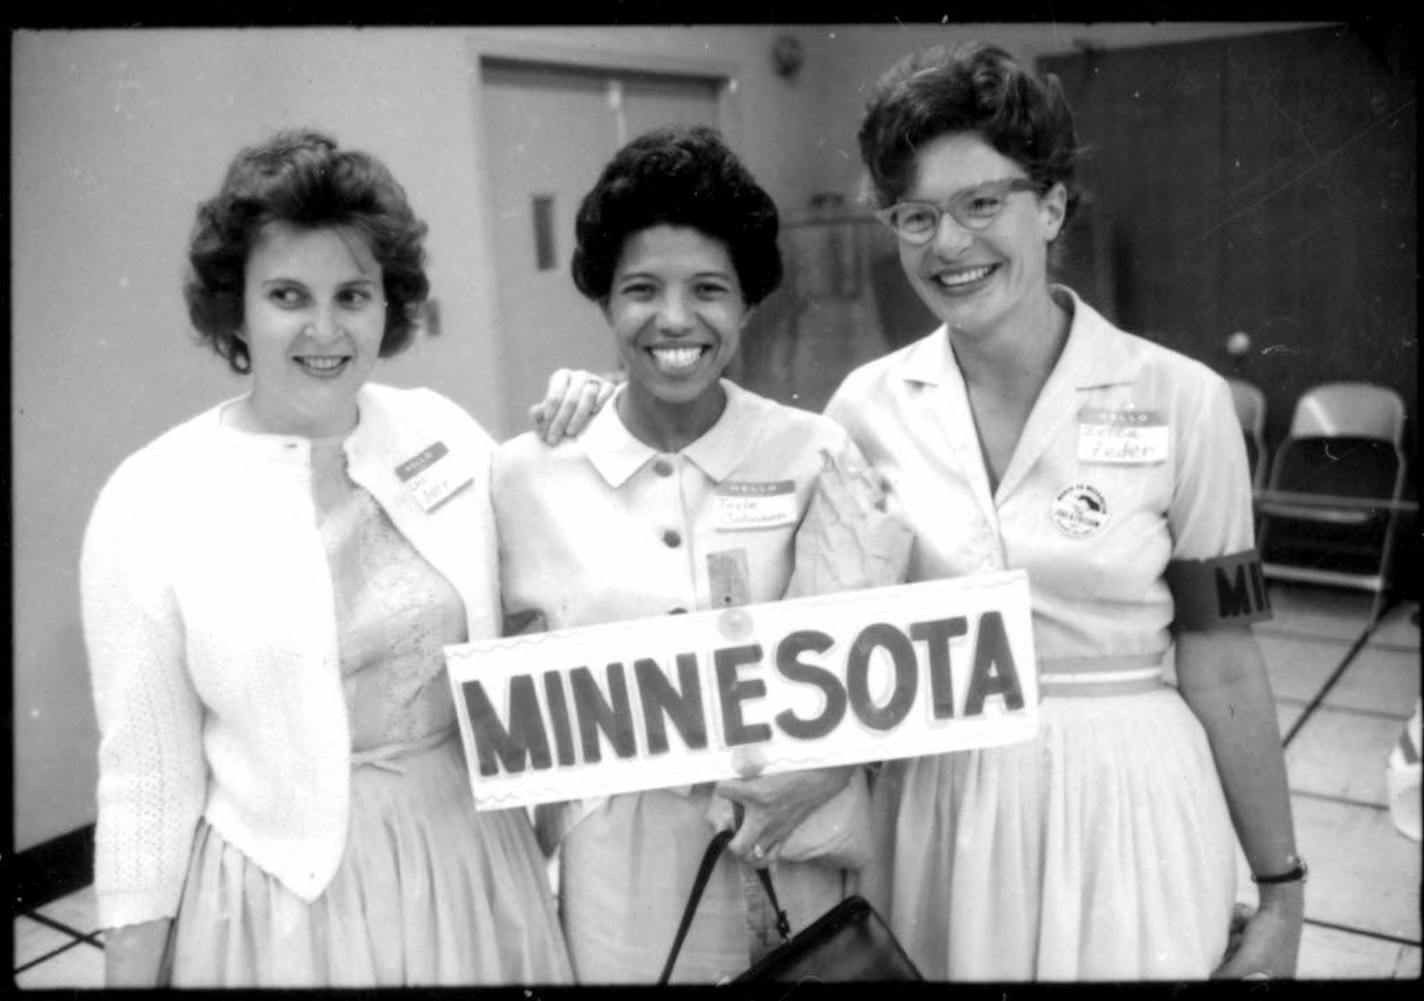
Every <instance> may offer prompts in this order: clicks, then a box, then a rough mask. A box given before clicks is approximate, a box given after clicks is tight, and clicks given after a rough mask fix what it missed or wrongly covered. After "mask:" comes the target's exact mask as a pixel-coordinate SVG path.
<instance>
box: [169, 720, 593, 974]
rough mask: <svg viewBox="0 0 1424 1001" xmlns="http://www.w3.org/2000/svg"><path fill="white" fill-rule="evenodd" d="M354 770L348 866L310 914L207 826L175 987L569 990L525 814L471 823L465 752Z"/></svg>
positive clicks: (485, 816)
mask: <svg viewBox="0 0 1424 1001" xmlns="http://www.w3.org/2000/svg"><path fill="white" fill-rule="evenodd" d="M394 764H395V765H396V766H397V767H399V768H400V769H401V770H402V771H401V772H399V773H398V772H395V771H392V770H388V769H386V768H383V767H376V766H369V765H368V766H364V767H358V768H354V769H353V770H352V774H351V821H350V827H349V833H348V837H347V844H346V853H345V855H344V856H343V858H342V862H341V867H340V869H339V870H338V871H337V873H336V876H335V877H334V878H333V879H332V882H331V883H330V885H328V886H327V888H326V890H325V891H324V892H323V893H322V895H321V896H320V897H319V898H317V900H315V901H313V902H312V903H306V902H305V901H303V900H301V899H300V898H298V897H296V896H295V895H293V894H292V893H291V892H290V891H289V890H287V889H286V888H285V887H284V886H283V885H282V884H281V883H279V882H278V881H277V880H276V879H275V878H274V877H272V876H271V875H269V874H268V873H266V872H264V871H263V870H262V869H260V868H258V867H257V866H256V865H255V864H254V863H253V862H252V861H251V860H250V859H248V857H247V856H246V855H244V854H243V853H242V852H240V851H239V850H237V849H236V848H234V847H233V846H232V845H230V844H228V843H227V842H226V841H225V840H224V839H223V837H222V836H221V835H220V834H219V833H218V832H217V831H216V830H214V829H213V828H212V827H210V826H209V825H208V823H207V822H206V821H203V822H202V823H201V824H200V825H199V829H198V832H197V838H196V844H195V848H194V852H193V857H192V861H191V863H190V866H189V870H188V877H187V883H186V884H185V886H184V891H183V899H182V903H181V905H180V910H179V914H178V918H177V921H176V924H175V927H174V931H173V942H172V946H171V961H172V983H173V985H174V986H175V987H325V986H333V987H372V986H410V985H451V984H508V983H544V984H548V983H567V982H569V981H570V980H571V972H570V969H569V963H568V955H567V952H566V950H565V947H564V941H563V935H562V932H561V930H560V928H559V922H558V916H557V912H556V908H555V901H554V897H553V893H552V889H551V887H550V886H549V880H548V875H547V872H546V870H545V865H544V860H543V856H542V854H541V853H540V851H539V849H538V847H537V845H536V844H535V841H534V835H533V831H532V829H531V827H530V825H529V822H528V819H527V816H526V815H525V813H524V812H523V811H522V810H508V811H502V812H496V813H476V812H475V810H474V803H473V800H472V798H471V796H470V793H469V780H468V777H467V774H466V771H465V763H464V758H463V756H462V753H461V749H460V743H459V741H458V740H449V741H446V742H445V743H443V744H441V745H439V746H437V747H434V748H430V749H427V750H423V751H420V752H418V753H415V754H410V755H406V756H403V757H400V758H399V759H398V760H397V761H396V762H394Z"/></svg>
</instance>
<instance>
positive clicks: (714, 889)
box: [559, 789, 847, 984]
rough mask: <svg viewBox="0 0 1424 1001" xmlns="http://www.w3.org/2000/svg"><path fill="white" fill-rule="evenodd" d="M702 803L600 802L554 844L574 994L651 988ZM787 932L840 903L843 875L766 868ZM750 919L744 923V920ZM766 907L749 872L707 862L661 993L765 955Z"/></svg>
mask: <svg viewBox="0 0 1424 1001" xmlns="http://www.w3.org/2000/svg"><path fill="white" fill-rule="evenodd" d="M708 802H709V794H707V793H701V792H694V793H693V795H691V796H679V795H677V794H676V793H672V792H668V791H666V790H661V789H658V790H652V791H649V792H640V793H628V794H624V795H618V796H612V797H609V799H608V801H607V803H605V804H604V805H603V806H601V807H600V808H599V809H597V810H595V811H594V812H593V813H591V814H590V815H589V816H587V817H585V818H584V819H583V820H581V821H580V822H579V823H578V824H577V825H575V826H574V828H573V829H572V830H571V831H570V832H569V833H568V835H567V836H566V837H565V839H564V841H563V849H562V851H563V862H562V868H561V874H560V879H559V884H560V885H559V891H560V897H561V902H562V905H563V906H562V912H563V919H564V932H565V935H566V936H567V938H568V942H569V952H570V955H571V957H572V959H573V966H574V973H575V976H576V977H577V979H578V982H579V983H581V984H605V983H645V984H646V983H655V982H656V981H657V979H658V975H659V974H660V973H661V971H662V968H663V964H664V963H665V962H666V960H667V956H668V950H669V948H670V947H671V946H672V941H673V938H674V936H675V934H676V932H677V926H678V921H679V920H680V919H681V917H682V912H683V908H684V906H685V905H686V903H687V898H688V893H689V891H690V890H691V889H692V884H693V881H694V879H695V878H696V875H697V869H698V865H699V864H700V863H701V861H702V856H703V853H704V852H705V851H706V849H707V844H708V842H709V841H711V840H712V836H713V835H714V834H715V833H716V830H715V828H713V826H712V825H711V823H710V822H709V821H708V820H707V817H706V813H707V806H708ZM771 872H772V879H773V881H774V883H775V887H776V895H777V900H778V901H779V903H780V904H781V906H782V908H783V909H785V911H786V914H787V918H788V919H789V920H790V922H791V929H792V931H793V933H794V932H796V931H800V930H801V929H802V928H804V927H805V926H806V925H807V924H809V923H810V922H811V921H813V920H814V919H815V918H817V917H819V916H820V915H821V914H822V913H824V912H825V911H827V910H829V909H830V908H832V907H834V906H835V905H836V904H837V903H839V902H840V900H841V898H842V896H843V895H844V893H845V892H846V880H847V874H846V872H845V871H844V870H841V869H835V868H830V867H828V866H822V865H817V864H815V863H810V862H801V863H797V862H780V863H776V864H774V865H773V866H772V867H771ZM749 911H750V914H749ZM778 944H780V939H779V937H777V936H776V935H775V932H774V931H773V924H772V916H771V911H770V908H769V907H768V906H767V905H766V900H765V897H764V895H763V891H762V888H761V886H760V885H759V884H758V883H757V882H756V879H755V876H754V874H753V873H752V871H751V869H750V868H749V867H747V866H745V865H743V864H742V862H741V860H740V859H738V858H737V857H736V856H734V855H732V854H731V853H730V852H724V853H723V854H722V857H721V858H720V859H719V860H718V862H717V866H716V868H715V869H714V870H713V872H712V877H711V879H710V880H709V881H708V884H707V888H706V890H705V891H704V892H703V895H702V899H701V902H700V903H699V905H698V908H697V911H696V916H695V918H694V919H693V922H692V925H691V926H690V928H689V929H688V933H687V939H686V941H685V942H684V943H683V946H682V950H681V952H680V953H679V954H678V959H677V964H676V965H675V966H674V968H673V973H672V976H671V978H670V979H671V982H673V983H705V984H711V983H717V982H719V981H721V980H723V979H725V978H728V977H733V976H736V975H737V974H739V973H741V972H742V971H744V970H745V969H746V968H747V967H748V966H749V965H751V963H752V961H753V960H754V959H756V958H760V956H761V955H762V954H764V952H766V951H770V949H772V948H774V947H775V946H776V945H778Z"/></svg>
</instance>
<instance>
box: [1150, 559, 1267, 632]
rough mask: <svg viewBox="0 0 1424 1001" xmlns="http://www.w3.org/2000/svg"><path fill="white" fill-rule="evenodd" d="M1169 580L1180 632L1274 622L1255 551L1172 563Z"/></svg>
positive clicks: (1168, 567) (1168, 572) (1264, 581)
mask: <svg viewBox="0 0 1424 1001" xmlns="http://www.w3.org/2000/svg"><path fill="white" fill-rule="evenodd" d="M1166 576H1167V589H1168V590H1170V591H1171V592H1172V601H1173V603H1174V604H1175V606H1176V615H1175V617H1174V620H1173V623H1172V624H1173V626H1174V627H1175V628H1177V629H1181V630H1193V631H1195V630H1203V629H1214V628H1216V627H1217V626H1244V625H1248V624H1249V623H1252V622H1265V621H1266V620H1268V619H1270V618H1271V599H1270V597H1269V596H1268V595H1267V593H1266V578H1265V576H1264V574H1262V572H1261V557H1260V554H1258V553H1257V552H1256V550H1255V549H1247V550H1245V551H1243V552H1239V553H1231V554H1229V555H1227V556H1216V557H1213V558H1212V559H1209V560H1172V561H1171V562H1170V563H1168V564H1167V574H1166Z"/></svg>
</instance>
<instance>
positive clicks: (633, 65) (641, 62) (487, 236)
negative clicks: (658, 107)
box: [466, 36, 741, 441]
mask: <svg viewBox="0 0 1424 1001" xmlns="http://www.w3.org/2000/svg"><path fill="white" fill-rule="evenodd" d="M466 45H467V51H468V52H469V55H470V59H469V65H470V66H471V67H472V68H473V70H474V72H473V73H472V74H471V91H470V93H471V96H472V98H473V102H474V108H473V111H474V129H473V133H474V141H475V156H474V161H475V164H476V174H477V175H478V176H477V177H476V178H475V194H476V197H477V198H478V199H479V205H480V209H481V210H480V211H479V212H478V213H477V217H478V222H477V231H476V234H475V239H476V247H477V248H478V249H479V251H480V259H481V260H483V261H487V262H489V264H488V267H482V268H478V269H477V271H478V273H477V274H475V275H473V276H471V280H472V282H473V284H474V287H475V292H476V302H477V306H476V309H475V323H476V330H477V331H479V332H482V333H484V335H485V336H488V337H489V338H490V339H491V346H492V347H493V349H494V350H493V351H492V352H491V355H492V357H493V359H494V363H495V364H496V365H497V366H500V367H501V368H502V367H503V364H504V360H505V337H504V336H503V331H501V329H500V299H499V295H500V293H499V282H498V273H497V272H498V263H497V262H498V261H499V248H498V247H496V246H495V238H494V218H495V217H494V213H495V211H496V206H495V204H494V178H493V176H492V175H493V171H492V169H491V164H490V160H489V157H488V156H487V155H486V154H485V152H484V151H485V150H487V149H488V148H489V132H488V129H487V127H486V122H485V114H484V107H485V103H484V102H485V92H484V91H485V65H486V63H488V62H491V61H493V62H502V63H510V62H514V63H527V64H529V65H534V66H551V67H555V68H559V69H572V70H598V71H604V72H615V73H632V74H637V73H653V74H657V75H658V76H672V77H688V78H691V79H697V80H715V81H716V82H717V85H718V86H717V124H718V128H719V130H720V131H721V133H722V137H723V138H724V139H725V140H726V141H727V145H728V146H730V147H731V148H732V149H733V150H737V149H739V148H740V146H741V134H740V133H741V114H740V112H741V99H740V96H739V90H740V87H739V83H738V81H739V78H740V73H741V70H740V67H739V66H738V65H737V64H736V63H734V62H731V61H729V60H725V59H710V58H705V57H698V56H686V57H684V56H665V55H657V54H648V53H641V52H637V51H634V50H632V49H624V48H605V47H600V48H598V49H587V48H580V47H578V46H574V45H569V44H560V43H558V42H544V41H542V40H539V41H536V40H532V39H491V38H486V37H480V36H470V37H468V38H467V42H466ZM495 384H496V386H498V387H500V388H499V390H498V391H499V392H500V394H501V396H502V394H503V393H504V389H503V388H502V387H503V384H502V383H501V382H500V381H499V380H496V381H495ZM491 402H492V403H493V404H494V405H493V406H492V407H491V408H490V409H489V412H491V413H494V414H500V415H503V414H504V413H505V412H506V405H507V404H508V402H509V401H507V400H505V399H503V398H501V399H499V400H494V401H491ZM530 402H533V401H530ZM489 430H490V432H491V434H493V436H494V437H495V439H496V440H497V441H499V440H503V439H504V438H506V437H510V436H513V435H515V434H518V433H519V432H521V431H524V430H526V429H525V428H522V427H515V428H501V427H495V428H491V429H489Z"/></svg>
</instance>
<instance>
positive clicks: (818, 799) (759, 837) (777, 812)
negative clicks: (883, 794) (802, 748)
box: [716, 765, 857, 867]
mask: <svg viewBox="0 0 1424 1001" xmlns="http://www.w3.org/2000/svg"><path fill="white" fill-rule="evenodd" d="M856 767H857V766H855V765H846V766H842V767H837V768H812V769H808V770H806V771H800V772H783V773H781V774H779V775H763V776H759V777H757V778H752V779H731V780H728V781H726V782H719V783H717V789H716V791H717V794H718V795H719V796H724V797H726V798H727V799H729V800H732V801H733V802H734V803H740V804H742V806H743V807H744V808H745V813H744V815H743V817H742V826H741V827H740V828H739V829H738V830H737V836H736V837H735V838H733V839H732V841H731V843H730V844H728V846H727V847H728V849H729V850H730V851H732V852H733V853H735V854H737V855H740V856H741V857H742V858H743V859H745V860H746V861H747V862H750V863H751V864H752V865H755V866H758V867H761V866H767V865H770V864H771V863H772V861H774V860H775V858H776V854H777V851H778V850H779V849H780V847H781V846H782V845H783V844H785V842H786V839H787V838H788V837H790V836H791V832H792V831H794V830H796V828H797V827H799V826H800V824H801V822H802V821H803V820H805V819H806V818H807V817H808V816H810V815H811V814H812V813H813V812H814V811H815V810H816V808H817V807H819V806H820V805H821V804H822V803H825V802H826V801H827V800H828V799H830V798H831V797H832V796H834V795H835V794H836V793H838V792H840V791H841V790H842V789H844V788H845V786H846V783H847V782H849V781H850V776H851V773H852V772H853V771H854V770H855V768H856Z"/></svg>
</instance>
